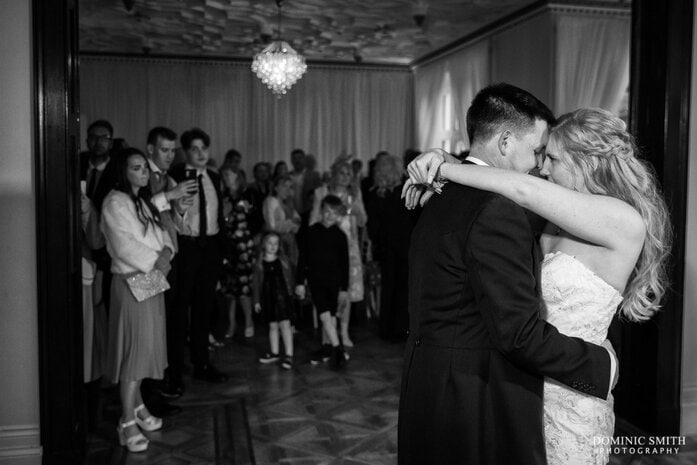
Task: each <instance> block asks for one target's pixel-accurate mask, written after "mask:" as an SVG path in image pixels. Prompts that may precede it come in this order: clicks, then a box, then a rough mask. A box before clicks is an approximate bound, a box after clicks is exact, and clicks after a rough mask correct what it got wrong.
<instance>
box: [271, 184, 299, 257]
mask: <svg viewBox="0 0 697 465" xmlns="http://www.w3.org/2000/svg"><path fill="white" fill-rule="evenodd" d="M292 196H293V181H292V179H291V178H290V176H289V175H287V174H286V175H282V176H279V177H276V178H274V180H273V193H272V194H271V195H269V196H268V197H266V198H265V199H264V204H263V206H262V211H263V213H264V230H265V231H267V232H275V233H278V235H279V236H280V237H281V247H282V248H283V252H284V253H285V255H286V257H288V260H290V264H291V266H293V267H296V266H297V265H298V243H297V240H296V237H295V235H296V234H297V233H298V230H299V229H300V214H299V213H298V212H297V211H296V210H295V208H294V207H293V204H292Z"/></svg>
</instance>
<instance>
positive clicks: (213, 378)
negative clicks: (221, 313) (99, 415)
mask: <svg viewBox="0 0 697 465" xmlns="http://www.w3.org/2000/svg"><path fill="white" fill-rule="evenodd" d="M180 140H181V145H182V149H183V150H184V152H185V153H186V163H185V164H183V165H178V166H175V167H173V168H172V169H171V170H170V172H169V174H170V176H171V177H172V179H174V180H175V181H176V182H177V183H182V182H184V181H185V180H187V175H188V173H190V174H191V176H190V178H189V179H193V180H195V182H196V185H197V191H196V193H195V194H194V195H193V196H190V197H185V198H184V199H182V202H184V203H186V204H189V205H190V207H189V208H188V209H187V210H186V211H185V212H183V214H182V218H181V223H180V227H179V236H178V246H179V254H178V257H177V268H178V274H177V278H176V279H177V289H178V291H177V295H176V309H175V311H176V312H177V314H178V315H180V316H181V317H182V318H184V316H183V315H186V314H187V310H189V308H190V310H191V313H190V318H189V321H190V323H189V324H190V327H189V347H190V349H191V362H192V364H193V365H194V378H196V379H202V380H205V381H208V382H211V383H222V382H225V381H227V379H228V376H227V375H226V374H225V373H221V372H220V371H218V370H217V369H216V368H215V367H214V366H213V365H212V364H211V363H210V362H209V360H208V334H209V333H210V329H211V315H212V313H213V308H214V305H215V287H216V284H217V282H218V278H219V275H220V270H221V266H222V254H221V247H220V241H221V226H222V224H223V202H222V191H221V189H222V184H221V180H220V176H219V175H218V174H217V173H216V172H214V171H213V170H210V169H208V168H207V164H208V160H209V158H210V157H209V152H208V147H209V146H210V137H209V136H208V134H206V133H205V132H204V131H202V130H201V129H199V128H193V129H191V130H189V131H186V132H184V133H183V134H182V135H181V138H180Z"/></svg>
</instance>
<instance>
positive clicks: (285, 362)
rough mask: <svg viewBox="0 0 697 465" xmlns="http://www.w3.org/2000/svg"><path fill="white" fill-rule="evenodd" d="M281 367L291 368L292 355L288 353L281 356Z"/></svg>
mask: <svg viewBox="0 0 697 465" xmlns="http://www.w3.org/2000/svg"><path fill="white" fill-rule="evenodd" d="M281 368H283V369H284V370H290V369H291V368H293V357H291V356H290V355H286V356H285V357H283V360H281Z"/></svg>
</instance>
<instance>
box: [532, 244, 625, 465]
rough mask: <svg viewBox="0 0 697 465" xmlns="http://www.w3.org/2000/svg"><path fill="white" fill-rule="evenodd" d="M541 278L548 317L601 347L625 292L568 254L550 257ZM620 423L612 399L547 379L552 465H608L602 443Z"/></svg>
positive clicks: (560, 327)
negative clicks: (583, 392) (584, 392)
mask: <svg viewBox="0 0 697 465" xmlns="http://www.w3.org/2000/svg"><path fill="white" fill-rule="evenodd" d="M541 275H542V276H541V278H542V296H543V298H544V301H545V303H546V307H547V315H545V319H546V320H547V321H548V322H550V323H551V324H553V325H554V326H556V327H557V329H558V330H559V331H560V332H561V333H563V334H566V335H567V336H574V337H578V338H581V339H584V340H585V341H588V342H592V343H594V344H601V343H602V342H603V341H604V340H605V339H606V338H607V331H608V328H609V327H610V323H611V322H612V318H613V316H614V315H615V312H616V311H617V306H618V305H619V303H620V301H621V300H622V296H621V295H620V293H619V292H618V291H617V290H616V289H615V288H613V287H612V286H610V285H609V284H608V283H606V282H605V281H603V280H602V279H601V278H600V277H599V276H597V275H596V274H595V273H593V272H592V271H591V270H590V269H589V268H587V267H586V266H585V265H584V264H583V263H581V262H580V261H578V260H577V259H576V258H574V257H573V256H571V255H567V254H565V253H563V252H556V253H551V254H547V255H546V256H545V258H544V261H543V263H542V270H541ZM614 424H615V415H614V413H613V399H612V395H610V397H609V399H608V400H607V401H604V400H601V399H599V398H597V397H591V396H588V395H584V394H582V393H580V392H578V391H574V390H572V389H571V388H569V387H566V386H563V385H561V384H559V383H557V382H555V381H554V380H552V379H548V378H545V384H544V425H545V443H546V447H547V462H548V465H590V464H593V465H596V464H597V465H601V464H602V465H604V464H606V463H608V461H609V454H608V450H607V449H608V447H607V446H606V445H605V446H604V445H603V443H602V442H601V441H602V439H603V438H612V434H613V430H614ZM605 441H607V440H605ZM605 444H607V442H605Z"/></svg>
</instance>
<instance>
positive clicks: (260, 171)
mask: <svg viewBox="0 0 697 465" xmlns="http://www.w3.org/2000/svg"><path fill="white" fill-rule="evenodd" d="M252 171H253V174H254V181H253V182H251V183H250V184H249V185H248V186H247V197H248V198H249V201H250V202H251V204H252V208H251V211H250V213H249V231H250V233H251V234H252V237H257V236H258V235H259V233H261V231H262V229H263V228H264V214H263V212H262V206H263V204H264V199H265V198H266V197H267V196H268V195H269V194H270V193H271V191H272V189H273V185H272V183H271V180H270V178H271V168H270V167H269V164H268V163H266V162H263V161H260V162H258V163H256V164H255V165H254V168H253V170H252Z"/></svg>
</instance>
